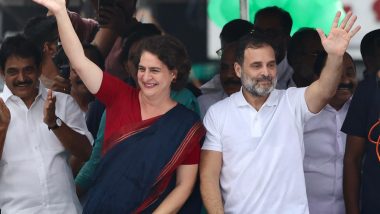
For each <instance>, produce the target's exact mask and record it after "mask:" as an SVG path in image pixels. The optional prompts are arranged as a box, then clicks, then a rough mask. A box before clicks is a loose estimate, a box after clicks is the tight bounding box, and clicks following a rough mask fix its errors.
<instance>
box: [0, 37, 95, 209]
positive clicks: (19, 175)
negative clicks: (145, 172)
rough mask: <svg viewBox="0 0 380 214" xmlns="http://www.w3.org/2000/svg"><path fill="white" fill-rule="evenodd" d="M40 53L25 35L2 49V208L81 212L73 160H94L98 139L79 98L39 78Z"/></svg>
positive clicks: (0, 60) (0, 51) (0, 170)
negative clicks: (52, 88)
mask: <svg viewBox="0 0 380 214" xmlns="http://www.w3.org/2000/svg"><path fill="white" fill-rule="evenodd" d="M38 55H39V54H38V51H37V49H35V47H34V46H33V45H31V43H30V42H29V41H28V40H26V39H25V38H23V37H22V36H15V37H10V38H9V39H7V40H5V41H4V43H3V45H2V49H1V50H0V66H1V74H2V75H3V77H4V80H5V83H6V84H5V87H4V90H3V93H2V94H1V96H0V97H1V99H2V100H1V101H0V106H1V107H0V109H1V113H0V127H1V131H0V136H1V137H0V141H1V142H0V145H1V147H3V152H2V153H0V209H1V212H2V214H34V213H35V214H37V213H38V214H75V213H81V212H82V208H81V205H80V203H79V201H78V198H77V196H76V192H75V186H74V180H73V174H72V172H71V168H70V166H69V163H68V158H69V156H70V155H74V156H76V157H78V158H79V159H81V160H85V159H86V158H88V156H89V154H90V152H91V144H90V142H92V137H91V134H90V133H89V132H88V131H87V127H86V123H85V119H84V117H83V114H82V112H81V110H80V109H79V106H78V105H77V103H76V102H75V101H74V99H73V98H72V97H71V96H69V95H66V94H63V93H59V92H57V93H54V92H53V93H52V92H51V91H49V92H48V90H47V89H46V88H45V87H44V86H43V85H42V84H41V82H40V81H39V80H38V77H39V75H40V71H39V70H38V67H39V66H38V65H39V60H38V59H39V58H38ZM53 96H54V97H55V98H54V97H53ZM7 111H8V113H10V114H8V115H7V114H6V113H5V112H7ZM4 127H6V129H4ZM4 134H5V135H4ZM4 136H5V138H4ZM0 151H1V150H0ZM82 154H83V155H82Z"/></svg>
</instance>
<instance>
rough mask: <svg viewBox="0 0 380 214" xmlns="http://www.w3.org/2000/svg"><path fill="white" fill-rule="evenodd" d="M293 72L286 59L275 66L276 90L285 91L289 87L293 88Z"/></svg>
mask: <svg viewBox="0 0 380 214" xmlns="http://www.w3.org/2000/svg"><path fill="white" fill-rule="evenodd" d="M293 73H294V70H293V68H292V67H291V66H290V65H289V63H288V58H287V57H286V56H285V57H284V59H283V60H282V61H281V62H280V63H279V64H278V65H277V85H276V89H287V88H289V87H295V86H296V84H295V83H294V81H293V79H292V76H293Z"/></svg>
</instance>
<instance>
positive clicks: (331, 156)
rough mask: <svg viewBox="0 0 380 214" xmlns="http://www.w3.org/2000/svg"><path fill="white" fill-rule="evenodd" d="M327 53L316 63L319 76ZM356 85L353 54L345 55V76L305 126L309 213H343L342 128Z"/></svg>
mask: <svg viewBox="0 0 380 214" xmlns="http://www.w3.org/2000/svg"><path fill="white" fill-rule="evenodd" d="M325 60H326V56H325V55H324V54H320V55H319V57H318V58H317V61H316V66H314V67H315V68H314V74H315V75H316V76H318V75H319V73H320V69H321V68H322V66H323V64H324V63H325ZM356 85H357V79H356V69H355V64H354V61H353V59H352V57H351V56H350V55H349V54H348V53H345V55H344V56H343V75H342V78H341V80H340V84H339V86H338V88H337V91H336V93H335V96H334V97H333V98H332V99H331V100H330V102H329V104H328V105H326V107H324V108H323V109H322V111H321V112H320V113H319V114H318V115H317V116H315V117H313V118H311V119H310V120H309V121H308V122H307V123H306V124H305V128H304V142H305V158H304V172H305V181H306V192H307V199H308V202H309V209H310V214H319V213H324V214H344V213H346V211H345V207H344V198H343V158H344V153H345V148H346V134H345V133H343V132H341V131H340V129H341V127H342V125H343V121H344V119H345V118H346V114H347V111H348V108H349V106H350V103H351V97H352V95H353V93H354V90H355V88H356Z"/></svg>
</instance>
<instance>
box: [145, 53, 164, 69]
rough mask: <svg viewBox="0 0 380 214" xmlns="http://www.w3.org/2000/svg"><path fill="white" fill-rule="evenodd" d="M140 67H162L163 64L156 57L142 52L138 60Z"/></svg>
mask: <svg viewBox="0 0 380 214" xmlns="http://www.w3.org/2000/svg"><path fill="white" fill-rule="evenodd" d="M140 65H142V66H147V67H163V66H165V64H164V63H163V62H162V61H161V60H160V59H159V58H158V56H157V55H155V54H153V53H151V52H148V51H143V52H142V54H141V58H140Z"/></svg>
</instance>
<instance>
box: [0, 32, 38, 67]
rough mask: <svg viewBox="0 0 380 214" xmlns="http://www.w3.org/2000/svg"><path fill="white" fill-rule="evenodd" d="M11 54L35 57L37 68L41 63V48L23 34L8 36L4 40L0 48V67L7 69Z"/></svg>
mask: <svg viewBox="0 0 380 214" xmlns="http://www.w3.org/2000/svg"><path fill="white" fill-rule="evenodd" d="M11 56H18V57H21V58H33V59H34V62H35V65H36V67H37V68H38V67H40V65H41V60H42V52H41V50H40V49H39V48H38V47H37V46H36V45H35V44H34V43H33V42H31V41H30V40H28V39H26V38H25V37H24V36H23V35H21V34H18V35H16V36H12V37H8V38H6V39H5V40H4V42H3V44H2V46H1V48H0V67H1V69H2V70H4V69H5V63H6V61H7V59H8V58H9V57H11Z"/></svg>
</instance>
